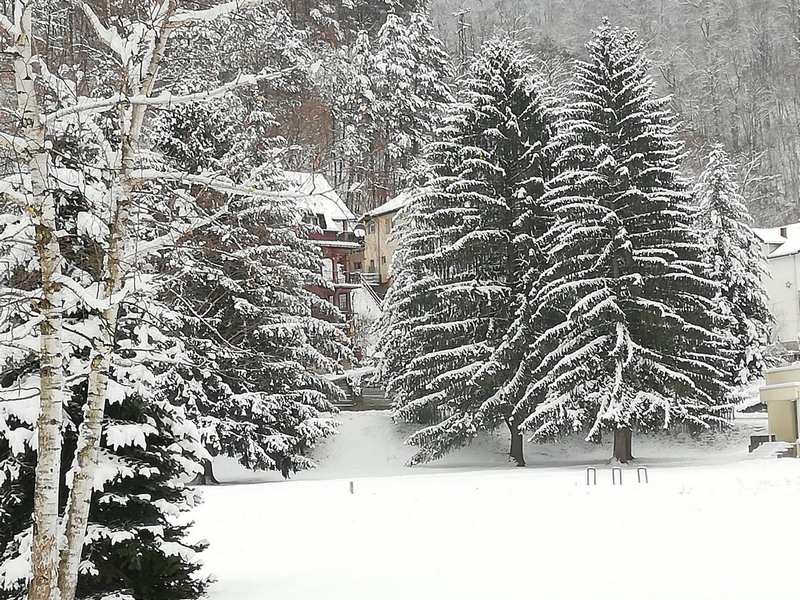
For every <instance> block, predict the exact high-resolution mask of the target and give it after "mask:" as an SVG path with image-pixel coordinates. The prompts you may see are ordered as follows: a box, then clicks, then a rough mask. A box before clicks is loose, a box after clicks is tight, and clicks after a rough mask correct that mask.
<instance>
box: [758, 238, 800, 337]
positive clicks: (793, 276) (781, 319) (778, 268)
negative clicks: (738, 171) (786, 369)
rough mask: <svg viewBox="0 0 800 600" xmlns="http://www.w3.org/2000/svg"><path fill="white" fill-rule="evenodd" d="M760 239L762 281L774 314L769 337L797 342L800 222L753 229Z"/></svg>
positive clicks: (799, 332) (799, 304)
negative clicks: (763, 268) (765, 274)
mask: <svg viewBox="0 0 800 600" xmlns="http://www.w3.org/2000/svg"><path fill="white" fill-rule="evenodd" d="M753 231H754V232H755V234H756V235H757V236H758V238H759V239H760V240H761V247H762V251H763V253H764V256H765V257H766V268H767V272H768V274H769V277H768V278H767V280H766V281H765V282H764V287H765V288H766V291H767V296H768V298H769V302H770V309H771V310H772V315H773V317H775V328H774V330H773V336H772V337H773V341H776V342H780V343H782V344H783V345H784V346H786V347H787V348H789V349H791V350H798V346H800V344H799V342H800V223H794V224H791V225H785V226H783V227H773V228H768V229H754V230H753Z"/></svg>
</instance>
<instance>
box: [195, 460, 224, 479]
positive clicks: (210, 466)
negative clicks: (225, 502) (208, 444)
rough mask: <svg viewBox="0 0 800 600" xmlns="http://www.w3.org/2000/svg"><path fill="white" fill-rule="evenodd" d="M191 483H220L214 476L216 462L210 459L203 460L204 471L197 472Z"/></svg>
mask: <svg viewBox="0 0 800 600" xmlns="http://www.w3.org/2000/svg"><path fill="white" fill-rule="evenodd" d="M189 485H219V481H218V480H217V478H216V477H215V476H214V463H212V462H211V461H210V460H204V461H203V473H202V474H200V473H198V474H197V477H195V478H194V479H193V480H192V481H191V483H189Z"/></svg>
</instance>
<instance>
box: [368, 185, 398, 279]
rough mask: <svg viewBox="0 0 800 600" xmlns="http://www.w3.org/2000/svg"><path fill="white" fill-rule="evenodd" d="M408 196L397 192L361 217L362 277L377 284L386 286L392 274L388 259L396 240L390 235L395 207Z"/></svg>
mask: <svg viewBox="0 0 800 600" xmlns="http://www.w3.org/2000/svg"><path fill="white" fill-rule="evenodd" d="M409 200H410V196H409V195H408V194H406V193H403V194H400V195H399V196H397V197H396V198H393V199H392V200H390V201H389V202H386V203H385V204H382V205H381V206H379V207H378V208H376V209H374V210H372V211H370V212H368V213H367V214H365V215H364V216H363V217H362V218H361V223H362V225H363V227H364V260H363V265H362V267H363V273H364V277H365V279H366V280H367V281H368V282H369V283H371V284H373V285H377V286H388V284H389V283H390V282H391V278H392V260H393V258H394V253H395V250H397V244H398V240H397V237H396V236H395V235H394V230H395V227H396V224H397V223H396V218H397V215H398V213H399V211H400V210H401V209H402V208H403V207H404V206H406V205H407V204H408V202H409Z"/></svg>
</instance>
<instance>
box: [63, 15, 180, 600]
mask: <svg viewBox="0 0 800 600" xmlns="http://www.w3.org/2000/svg"><path fill="white" fill-rule="evenodd" d="M168 6H169V8H168V11H169V12H168V14H172V13H174V11H175V10H176V3H175V2H170V4H169V5H168ZM170 31H171V26H170V24H169V19H168V18H166V19H165V20H164V24H163V25H162V27H161V28H160V31H159V36H158V38H157V40H156V43H155V46H154V48H153V54H152V57H151V59H150V62H149V65H148V68H147V71H146V73H145V76H144V80H143V81H142V82H141V83H140V84H139V85H133V86H131V87H132V88H133V89H131V90H129V91H130V92H133V93H134V94H136V93H141V94H145V95H150V94H151V93H152V90H153V84H154V82H155V78H156V74H157V72H158V66H159V63H160V62H161V59H162V57H163V55H164V51H165V49H166V45H167V40H168V38H169V33H170ZM146 110H147V107H146V106H132V107H129V108H126V107H123V108H121V109H120V114H119V123H120V133H121V134H122V135H121V138H122V148H121V152H120V158H119V164H118V165H117V167H118V169H119V173H120V175H119V177H120V180H119V184H118V185H113V186H112V191H111V194H112V203H113V204H112V206H114V208H115V212H114V219H113V222H112V223H111V227H110V228H109V230H110V239H109V248H108V254H107V256H106V270H107V278H106V282H105V286H104V294H105V298H106V300H108V301H109V308H107V309H106V310H104V311H103V327H102V329H101V334H100V339H97V340H95V348H94V350H93V351H92V355H91V360H90V364H89V382H88V394H87V404H86V407H85V409H84V420H83V422H82V423H81V426H80V431H79V435H78V446H77V449H76V452H75V466H74V467H73V480H72V487H71V489H70V494H69V498H68V501H67V509H66V525H65V540H66V542H65V546H64V548H63V549H62V551H61V558H60V567H59V579H58V587H59V590H60V594H61V600H73V599H74V598H75V590H76V588H77V583H78V569H79V567H80V561H81V554H82V553H83V545H84V541H85V537H86V527H87V525H88V522H89V510H90V508H91V500H92V492H93V488H94V480H95V476H96V473H97V463H98V456H99V452H100V440H101V436H102V428H103V418H104V416H105V404H106V393H107V390H108V377H109V370H110V367H111V360H112V355H113V352H114V343H115V340H114V337H115V332H116V328H117V320H118V317H119V303H115V302H112V297H113V296H114V294H116V293H117V292H119V291H120V290H121V289H122V285H123V283H124V281H125V275H126V269H125V265H124V257H125V255H126V253H125V250H126V247H127V245H128V239H129V237H130V233H129V224H130V213H131V203H132V201H133V196H134V192H135V190H134V183H133V182H134V179H132V177H131V174H132V173H133V171H134V169H135V163H134V157H135V156H136V153H137V150H138V148H139V139H140V135H141V129H142V125H143V123H144V115H145V111H146Z"/></svg>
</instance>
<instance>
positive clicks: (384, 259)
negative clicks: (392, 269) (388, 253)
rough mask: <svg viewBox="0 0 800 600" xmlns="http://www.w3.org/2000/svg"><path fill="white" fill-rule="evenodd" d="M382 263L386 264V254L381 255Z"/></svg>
mask: <svg viewBox="0 0 800 600" xmlns="http://www.w3.org/2000/svg"><path fill="white" fill-rule="evenodd" d="M381 264H382V265H385V264H386V257H385V256H381Z"/></svg>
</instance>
